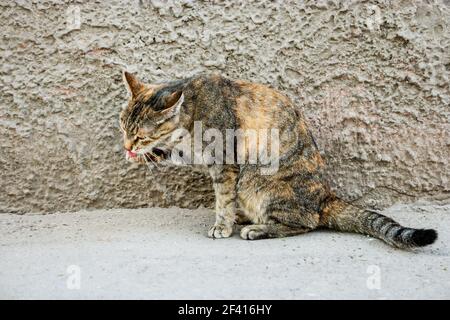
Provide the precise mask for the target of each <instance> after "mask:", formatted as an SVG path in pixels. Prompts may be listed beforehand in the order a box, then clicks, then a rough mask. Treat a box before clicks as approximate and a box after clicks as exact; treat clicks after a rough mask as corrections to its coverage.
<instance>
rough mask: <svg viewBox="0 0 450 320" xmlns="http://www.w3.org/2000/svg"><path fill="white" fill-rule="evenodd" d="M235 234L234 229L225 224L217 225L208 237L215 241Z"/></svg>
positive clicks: (209, 232) (211, 229) (210, 230)
mask: <svg viewBox="0 0 450 320" xmlns="http://www.w3.org/2000/svg"><path fill="white" fill-rule="evenodd" d="M232 234H233V227H231V226H226V225H224V224H215V225H213V226H212V227H211V228H210V229H209V231H208V237H210V238H214V239H220V238H228V237H230V236H231V235H232Z"/></svg>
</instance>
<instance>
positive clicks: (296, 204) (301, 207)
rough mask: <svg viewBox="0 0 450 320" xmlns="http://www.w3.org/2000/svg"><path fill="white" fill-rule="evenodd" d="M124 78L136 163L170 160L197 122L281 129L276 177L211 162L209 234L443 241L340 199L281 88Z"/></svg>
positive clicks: (404, 243) (125, 120) (129, 154)
mask: <svg viewBox="0 0 450 320" xmlns="http://www.w3.org/2000/svg"><path fill="white" fill-rule="evenodd" d="M123 78H124V82H125V85H126V87H127V89H128V92H129V96H130V99H129V102H128V105H127V106H126V107H125V108H124V109H123V110H122V112H121V114H120V127H121V130H122V132H123V138H124V147H125V149H126V158H127V159H128V160H129V161H132V162H139V163H147V162H148V163H152V164H155V165H157V164H158V163H163V162H167V161H170V158H171V153H172V151H173V150H174V147H175V143H176V142H177V141H179V140H177V139H173V133H174V132H175V131H176V130H177V129H180V128H184V129H185V131H187V132H192V130H193V127H194V123H195V122H196V121H199V122H201V123H202V125H203V127H204V128H215V129H217V130H219V131H220V132H223V133H224V134H225V131H226V130H227V129H235V130H236V129H243V130H247V129H252V130H263V129H268V128H277V129H278V130H279V133H280V134H279V146H278V147H279V155H280V156H279V166H278V170H277V171H276V172H274V173H272V174H267V175H263V174H261V172H260V171H259V170H258V169H259V166H258V164H236V163H232V164H220V163H219V164H214V163H213V164H209V165H208V170H209V173H210V175H211V178H212V182H213V186H214V191H215V198H216V204H215V213H216V221H215V223H214V225H213V226H212V227H211V228H210V229H209V231H208V236H209V237H211V238H227V237H230V236H231V235H232V234H233V229H234V225H235V224H246V225H245V226H243V227H242V229H241V231H240V236H241V237H242V238H243V239H246V240H256V239H264V238H278V237H286V236H294V235H299V234H302V233H306V232H309V231H312V230H315V229H317V228H330V229H334V230H338V231H345V232H355V233H361V234H365V235H369V236H372V237H375V238H378V239H381V240H383V241H384V242H386V243H388V244H389V245H392V246H394V247H397V248H402V249H408V248H414V247H422V246H426V245H429V244H432V243H433V242H434V241H435V240H436V239H437V232H436V231H435V230H433V229H413V228H407V227H403V226H401V225H400V224H399V223H397V222H396V221H394V220H393V219H391V218H389V217H386V216H384V215H382V214H380V213H378V212H375V211H372V210H366V209H363V208H360V207H358V206H355V205H352V204H350V203H348V202H346V201H344V200H342V199H340V198H339V197H337V196H336V195H335V193H334V192H333V191H332V190H331V188H330V186H329V183H328V182H327V180H326V178H325V176H324V169H325V163H324V161H323V160H322V157H321V155H320V153H319V150H318V147H317V145H316V142H315V140H314V138H313V136H312V134H311V132H310V131H309V129H308V127H307V125H306V122H305V119H304V116H303V115H302V113H301V112H300V111H299V109H298V107H297V106H295V105H294V104H293V103H292V102H291V100H290V99H289V98H287V97H286V96H285V95H283V94H281V93H280V92H278V91H276V90H274V89H272V88H269V87H267V86H265V85H261V84H256V83H251V82H246V81H241V80H231V79H228V78H226V77H224V76H221V75H218V74H200V75H197V76H193V77H190V78H187V79H183V80H178V81H172V82H166V83H158V84H145V83H143V82H141V81H140V80H139V79H138V78H137V77H136V76H135V75H133V74H131V73H129V72H126V71H125V72H123ZM171 137H172V138H171ZM245 148H247V146H244V149H245ZM244 152H249V150H244Z"/></svg>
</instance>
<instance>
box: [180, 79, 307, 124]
mask: <svg viewBox="0 0 450 320" xmlns="http://www.w3.org/2000/svg"><path fill="white" fill-rule="evenodd" d="M187 89H188V91H189V92H191V93H192V96H193V97H195V100H196V102H197V103H198V104H200V105H202V106H204V107H207V109H209V112H214V111H218V112H220V113H223V112H224V111H230V112H232V113H233V114H234V115H235V119H236V122H237V123H236V125H237V127H239V128H243V129H268V128H273V127H280V125H281V126H284V125H286V124H288V123H290V122H292V121H295V120H298V116H299V114H298V113H297V112H296V110H295V108H294V106H293V104H292V102H291V101H290V99H289V98H288V97H287V96H285V95H284V94H282V93H281V92H279V91H277V90H275V89H273V88H271V87H269V86H266V85H264V84H260V83H255V82H250V81H246V80H233V79H229V78H227V77H224V76H222V75H220V74H199V75H197V76H194V77H192V78H191V79H190V81H189V85H188V86H187ZM202 109H203V108H202Z"/></svg>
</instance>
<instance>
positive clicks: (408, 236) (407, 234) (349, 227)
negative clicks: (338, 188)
mask: <svg viewBox="0 0 450 320" xmlns="http://www.w3.org/2000/svg"><path fill="white" fill-rule="evenodd" d="M321 225H322V226H323V227H328V228H331V229H335V230H339V231H346V232H357V233H362V234H366V235H369V236H372V237H375V238H378V239H381V240H383V241H384V242H386V243H388V244H390V245H392V246H394V247H397V248H402V249H408V248H415V247H423V246H426V245H429V244H432V243H433V242H434V241H435V240H436V239H437V232H436V230H433V229H413V228H406V227H403V226H401V225H400V224H399V223H397V222H396V221H394V220H393V219H391V218H389V217H386V216H384V215H382V214H380V213H377V212H375V211H370V210H365V209H361V208H359V207H356V206H354V205H351V204H349V203H346V202H345V201H343V200H341V199H334V200H332V201H330V202H329V203H328V204H327V205H326V206H325V207H324V209H323V212H322V217H321Z"/></svg>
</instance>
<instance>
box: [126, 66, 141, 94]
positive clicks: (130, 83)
mask: <svg viewBox="0 0 450 320" xmlns="http://www.w3.org/2000/svg"><path fill="white" fill-rule="evenodd" d="M123 82H124V83H125V86H126V87H127V90H128V93H129V94H130V96H131V97H132V98H134V97H136V96H137V94H138V93H139V92H140V91H141V90H142V89H143V88H144V84H143V83H142V82H140V81H139V79H138V78H137V77H136V76H135V75H133V74H131V73H129V72H128V71H123Z"/></svg>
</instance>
